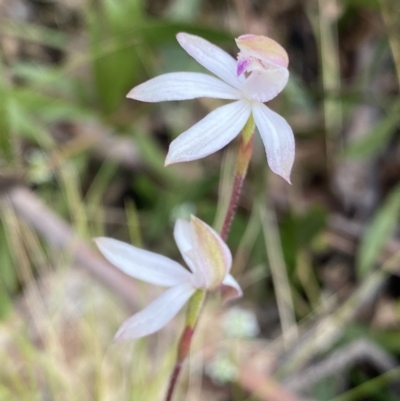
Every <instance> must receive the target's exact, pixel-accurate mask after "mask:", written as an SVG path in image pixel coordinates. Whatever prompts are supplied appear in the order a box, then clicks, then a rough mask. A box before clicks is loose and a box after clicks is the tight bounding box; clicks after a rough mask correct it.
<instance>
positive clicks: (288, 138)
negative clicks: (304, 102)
mask: <svg viewBox="0 0 400 401" xmlns="http://www.w3.org/2000/svg"><path fill="white" fill-rule="evenodd" d="M253 116H254V121H255V123H256V126H257V128H258V131H259V132H260V135H261V138H262V140H263V142H264V146H265V150H266V152H267V159H268V164H269V167H270V168H271V170H272V171H273V172H274V173H275V174H278V175H280V176H281V177H282V178H284V179H285V180H286V181H287V182H289V183H290V171H291V170H292V166H293V162H294V153H295V145H294V136H293V131H292V128H291V127H290V125H289V124H288V123H287V122H286V120H285V119H284V118H283V117H281V116H280V115H279V114H277V113H275V112H273V111H272V110H271V109H269V108H268V107H267V106H265V105H264V104H262V103H254V104H253Z"/></svg>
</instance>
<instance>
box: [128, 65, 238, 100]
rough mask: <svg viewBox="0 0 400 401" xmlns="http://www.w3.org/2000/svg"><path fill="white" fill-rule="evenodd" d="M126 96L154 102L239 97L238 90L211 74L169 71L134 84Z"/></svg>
mask: <svg viewBox="0 0 400 401" xmlns="http://www.w3.org/2000/svg"><path fill="white" fill-rule="evenodd" d="M127 97H129V98H131V99H136V100H140V101H142V102H150V103H154V102H163V101H168V100H186V99H195V98H198V97H210V98H216V99H239V98H240V92H239V91H238V90H237V89H235V88H233V87H232V86H230V85H228V84H226V83H225V82H223V81H221V80H220V79H218V78H215V77H213V76H211V75H207V74H202V73H199V72H171V73H168V74H163V75H160V76H158V77H155V78H153V79H150V80H149V81H146V82H144V83H142V84H140V85H138V86H135V87H134V88H133V89H132V90H131V91H130V92H129V93H128V95H127Z"/></svg>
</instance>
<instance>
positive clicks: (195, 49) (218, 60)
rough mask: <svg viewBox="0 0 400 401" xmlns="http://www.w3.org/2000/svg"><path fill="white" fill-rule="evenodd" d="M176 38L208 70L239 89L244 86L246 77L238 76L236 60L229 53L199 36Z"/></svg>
mask: <svg viewBox="0 0 400 401" xmlns="http://www.w3.org/2000/svg"><path fill="white" fill-rule="evenodd" d="M176 38H177V39H178V42H179V44H180V45H181V46H182V47H183V48H184V49H185V50H186V52H187V53H189V54H190V55H191V56H192V57H193V58H194V59H195V60H196V61H197V62H198V63H199V64H201V65H202V66H203V67H205V68H207V70H209V71H211V72H212V73H214V74H215V75H216V76H217V77H220V78H221V79H222V80H224V81H225V82H227V83H228V84H230V85H232V86H233V87H235V88H237V89H240V88H241V87H242V86H243V82H244V77H243V76H241V77H238V76H237V75H236V60H235V59H234V58H233V57H232V56H230V55H229V54H228V53H227V52H225V51H224V50H222V49H221V48H220V47H218V46H215V45H213V44H212V43H210V42H209V41H207V40H205V39H203V38H200V37H199V36H194V35H189V34H188V33H183V32H181V33H178V35H176Z"/></svg>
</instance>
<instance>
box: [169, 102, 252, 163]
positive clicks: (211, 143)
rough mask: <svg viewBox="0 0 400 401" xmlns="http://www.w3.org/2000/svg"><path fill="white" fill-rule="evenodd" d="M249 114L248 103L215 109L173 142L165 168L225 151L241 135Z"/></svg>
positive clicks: (231, 104)
mask: <svg viewBox="0 0 400 401" xmlns="http://www.w3.org/2000/svg"><path fill="white" fill-rule="evenodd" d="M250 113H251V107H250V104H249V103H248V102H247V101H245V100H239V101H237V102H233V103H230V104H227V105H225V106H221V107H219V108H217V109H215V110H214V111H212V112H211V113H210V114H208V115H207V116H206V117H205V118H203V119H202V120H200V121H199V122H198V123H197V124H195V125H193V127H191V128H189V129H188V130H187V131H185V132H183V133H182V134H181V135H179V136H178V137H177V138H176V139H175V140H173V141H172V142H171V144H170V146H169V151H168V155H167V158H166V160H165V165H168V164H172V163H179V162H187V161H191V160H197V159H201V158H202V157H206V156H208V155H210V154H211V153H214V152H216V151H218V150H220V149H222V148H223V147H224V146H225V145H227V144H228V143H229V142H230V141H232V139H233V138H235V136H236V135H237V134H239V132H240V131H241V130H242V128H243V127H244V125H245V124H246V122H247V120H248V119H249V116H250Z"/></svg>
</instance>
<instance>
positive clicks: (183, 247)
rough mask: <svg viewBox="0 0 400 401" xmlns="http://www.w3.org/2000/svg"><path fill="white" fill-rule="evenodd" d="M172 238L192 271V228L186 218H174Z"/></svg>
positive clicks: (193, 268) (193, 269)
mask: <svg viewBox="0 0 400 401" xmlns="http://www.w3.org/2000/svg"><path fill="white" fill-rule="evenodd" d="M174 238H175V242H176V245H178V248H179V251H180V252H181V254H182V257H183V259H184V260H185V262H186V264H187V265H188V266H189V268H190V270H191V271H192V272H194V271H195V265H194V263H195V262H194V260H193V239H192V228H191V226H190V223H189V222H188V221H187V220H183V219H178V220H176V223H175V227H174Z"/></svg>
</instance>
